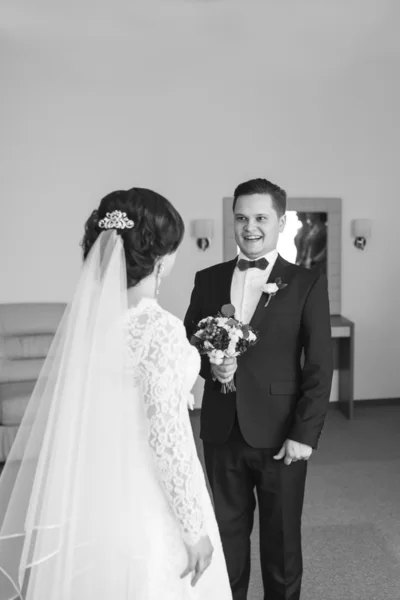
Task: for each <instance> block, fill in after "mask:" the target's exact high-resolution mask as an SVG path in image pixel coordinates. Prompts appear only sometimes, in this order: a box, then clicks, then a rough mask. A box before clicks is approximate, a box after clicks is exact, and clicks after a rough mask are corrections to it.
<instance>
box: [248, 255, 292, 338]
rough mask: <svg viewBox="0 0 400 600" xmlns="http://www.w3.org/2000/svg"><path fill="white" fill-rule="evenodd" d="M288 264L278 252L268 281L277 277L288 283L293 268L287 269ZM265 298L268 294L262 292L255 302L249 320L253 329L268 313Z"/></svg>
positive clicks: (272, 280) (273, 280) (272, 281)
mask: <svg viewBox="0 0 400 600" xmlns="http://www.w3.org/2000/svg"><path fill="white" fill-rule="evenodd" d="M288 266H290V263H288V262H287V261H285V260H284V259H283V258H282V257H281V256H280V254H278V257H277V259H276V261H275V264H274V266H273V267H272V271H271V273H270V275H269V277H268V283H274V282H275V280H276V279H277V278H278V277H280V278H281V279H282V282H283V283H289V279H291V278H292V277H293V275H294V270H293V271H292V269H288ZM278 294H279V292H278ZM267 299H268V294H266V293H265V292H263V293H262V294H261V298H260V301H259V303H258V304H257V307H256V310H255V311H254V314H253V317H252V319H251V321H250V325H251V326H252V327H254V328H255V329H256V328H257V327H258V325H259V324H260V322H261V320H262V319H263V318H264V317H266V316H267V314H268V308H265V303H266V302H267Z"/></svg>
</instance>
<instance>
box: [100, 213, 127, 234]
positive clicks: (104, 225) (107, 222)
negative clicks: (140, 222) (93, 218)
mask: <svg viewBox="0 0 400 600" xmlns="http://www.w3.org/2000/svg"><path fill="white" fill-rule="evenodd" d="M134 224H135V223H134V221H131V219H128V217H127V216H126V212H121V211H120V210H113V212H111V213H107V214H106V216H105V217H104V219H101V221H99V227H100V228H101V229H132V227H133V226H134Z"/></svg>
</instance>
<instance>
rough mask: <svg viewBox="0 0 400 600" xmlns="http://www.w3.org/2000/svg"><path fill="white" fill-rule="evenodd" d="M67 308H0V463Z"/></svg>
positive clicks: (38, 305) (56, 305)
mask: <svg viewBox="0 0 400 600" xmlns="http://www.w3.org/2000/svg"><path fill="white" fill-rule="evenodd" d="M65 307H66V305H65V304H63V303H26V304H0V463H1V462H4V461H5V459H6V458H7V455H8V453H9V451H10V448H11V445H12V443H13V441H14V439H15V436H16V433H17V430H18V426H19V424H20V423H21V420H22V417H23V415H24V412H25V409H26V406H27V404H28V401H29V398H30V396H31V393H32V391H33V388H34V386H35V382H36V379H37V377H38V374H39V372H40V369H41V368H42V366H43V363H44V360H45V357H46V355H47V353H48V350H49V348H50V345H51V343H52V340H53V337H54V334H55V332H56V329H57V327H58V324H59V322H60V320H61V317H62V315H63V313H64V310H65Z"/></svg>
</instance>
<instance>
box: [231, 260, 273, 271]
mask: <svg viewBox="0 0 400 600" xmlns="http://www.w3.org/2000/svg"><path fill="white" fill-rule="evenodd" d="M267 267H268V261H267V259H266V258H264V257H263V258H259V259H258V260H244V258H241V259H240V260H239V261H238V264H237V268H238V269H239V271H247V269H261V270H262V271H264V270H265V269H266V268H267Z"/></svg>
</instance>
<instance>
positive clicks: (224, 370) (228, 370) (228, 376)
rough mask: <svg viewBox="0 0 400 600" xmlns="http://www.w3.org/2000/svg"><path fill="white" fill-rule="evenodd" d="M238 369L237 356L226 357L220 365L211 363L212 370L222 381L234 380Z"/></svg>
mask: <svg viewBox="0 0 400 600" xmlns="http://www.w3.org/2000/svg"><path fill="white" fill-rule="evenodd" d="M236 369H237V360H236V357H232V358H224V362H223V363H222V364H220V365H216V364H214V363H211V372H212V373H213V375H214V377H215V378H216V379H218V381H219V382H220V383H228V382H229V381H232V378H233V376H234V374H235V372H236Z"/></svg>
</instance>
